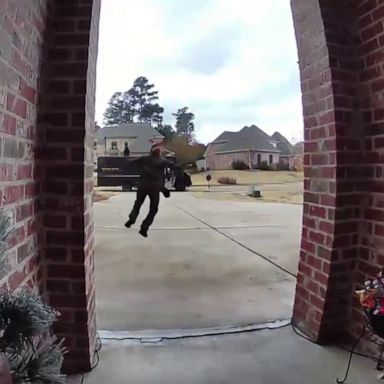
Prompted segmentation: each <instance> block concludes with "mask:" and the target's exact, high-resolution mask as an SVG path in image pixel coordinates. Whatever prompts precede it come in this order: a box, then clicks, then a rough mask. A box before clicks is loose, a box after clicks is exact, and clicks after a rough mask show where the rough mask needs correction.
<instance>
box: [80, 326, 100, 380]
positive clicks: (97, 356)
mask: <svg viewBox="0 0 384 384" xmlns="http://www.w3.org/2000/svg"><path fill="white" fill-rule="evenodd" d="M96 337H97V342H98V346H96V348H95V351H94V358H95V359H96V362H95V364H94V365H93V366H92V367H91V372H92V371H93V370H94V369H95V368H96V367H97V366H98V365H99V363H100V354H99V352H100V351H101V348H103V342H102V341H101V338H100V335H99V334H98V333H97V336H96ZM85 377H86V374H85V373H83V374H82V375H81V381H80V384H84V381H85Z"/></svg>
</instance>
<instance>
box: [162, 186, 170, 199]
mask: <svg viewBox="0 0 384 384" xmlns="http://www.w3.org/2000/svg"><path fill="white" fill-rule="evenodd" d="M162 192H163V195H164V197H165V198H166V199H169V198H170V197H171V192H170V191H169V189H167V188H164V189H163V190H162Z"/></svg>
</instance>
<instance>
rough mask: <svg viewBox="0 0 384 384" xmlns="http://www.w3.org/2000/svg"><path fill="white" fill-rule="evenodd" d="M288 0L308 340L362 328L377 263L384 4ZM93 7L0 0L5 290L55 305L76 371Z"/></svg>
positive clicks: (88, 340) (69, 365) (382, 201)
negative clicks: (298, 97) (297, 91)
mask: <svg viewBox="0 0 384 384" xmlns="http://www.w3.org/2000/svg"><path fill="white" fill-rule="evenodd" d="M291 4H292V10H293V17H294V23H295V29H296V38H297V45H298V52H299V66H300V72H301V89H302V100H303V112H304V138H305V143H304V175H305V180H304V205H303V228H302V240H301V251H300V262H299V271H298V276H297V286H296V297H295V305H294V311H293V319H292V321H293V323H294V324H295V325H297V326H298V327H299V328H300V329H301V330H302V331H303V332H304V333H305V334H306V335H308V337H309V338H310V339H311V340H313V341H315V342H318V343H326V342H330V341H331V342H337V341H338V340H339V339H340V338H341V337H346V338H349V339H354V338H355V337H356V336H357V335H359V334H360V332H361V327H362V313H361V309H360V307H359V305H358V303H357V302H356V301H355V300H354V298H353V292H354V289H355V288H357V287H361V286H362V284H363V282H364V280H365V279H367V278H372V277H374V276H375V274H376V272H377V269H378V268H380V267H383V266H384V248H383V244H384V225H383V222H384V169H383V164H384V108H383V104H382V102H381V100H382V95H383V92H384V76H383V71H382V67H383V65H384V56H383V49H384V28H383V23H384V4H383V1H382V0H344V1H343V0H340V1H323V0H305V1H304V0H291ZM99 13H100V0H71V1H63V0H38V1H15V0H2V1H1V2H0V15H1V18H2V23H0V36H1V38H0V52H1V54H0V149H1V150H0V196H1V199H0V206H1V209H4V210H5V211H7V212H8V213H9V214H10V215H11V217H12V218H13V228H14V235H13V236H12V238H11V239H10V243H9V249H8V253H7V254H6V255H5V256H4V259H3V260H1V266H2V268H1V271H0V273H1V275H0V289H4V288H9V289H11V290H14V289H17V288H19V287H24V286H30V287H36V288H38V289H39V290H40V292H41V294H42V295H43V296H44V298H45V299H46V300H47V302H48V303H50V304H51V305H52V306H53V307H55V308H56V309H57V310H59V311H60V312H61V317H60V321H59V323H58V324H57V325H56V328H55V332H56V333H57V335H58V336H59V337H65V338H66V347H67V348H68V351H69V352H68V354H67V355H66V356H65V370H66V371H67V372H71V373H78V372H85V371H88V370H90V369H91V367H92V362H93V357H94V351H95V345H96V315H95V305H96V300H95V280H94V244H95V241H94V224H93V211H92V193H93V151H94V121H95V111H94V105H95V74H96V59H97V43H98V23H99ZM335 21H337V22H335ZM228 136H230V135H228ZM227 139H228V137H224V138H223V140H227ZM219 144H220V143H219ZM274 153H277V152H273V153H272V152H271V154H272V156H273V155H274ZM262 154H263V153H261V155H262ZM362 345H363V346H365V348H367V349H371V351H373V352H378V349H379V347H378V346H376V345H374V344H371V343H370V341H369V339H366V340H364V341H363V343H362Z"/></svg>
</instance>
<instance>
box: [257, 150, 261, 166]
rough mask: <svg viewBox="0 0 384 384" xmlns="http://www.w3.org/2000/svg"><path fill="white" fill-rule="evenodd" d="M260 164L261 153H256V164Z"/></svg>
mask: <svg viewBox="0 0 384 384" xmlns="http://www.w3.org/2000/svg"><path fill="white" fill-rule="evenodd" d="M260 164H261V153H258V154H257V165H260Z"/></svg>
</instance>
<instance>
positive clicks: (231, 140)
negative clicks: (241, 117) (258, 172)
mask: <svg viewBox="0 0 384 384" xmlns="http://www.w3.org/2000/svg"><path fill="white" fill-rule="evenodd" d="M282 137H283V136H282ZM279 145H280V140H276V139H273V138H272V137H271V136H269V135H268V134H266V133H265V132H264V131H263V130H261V129H260V128H258V127H257V126H255V125H252V126H250V127H244V128H243V129H242V130H240V131H239V132H228V131H225V132H223V133H222V134H221V135H220V136H219V137H217V138H216V139H215V140H214V141H213V142H212V143H210V144H209V145H208V148H207V151H206V153H205V158H206V163H207V167H208V168H209V169H231V168H232V163H233V162H234V161H236V160H240V161H242V162H244V163H245V164H247V165H248V166H249V168H250V169H252V168H258V167H259V166H260V165H261V164H262V163H264V164H265V163H266V164H268V165H269V166H272V167H273V166H276V167H277V166H278V165H279V164H280V155H281V153H282V147H279Z"/></svg>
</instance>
